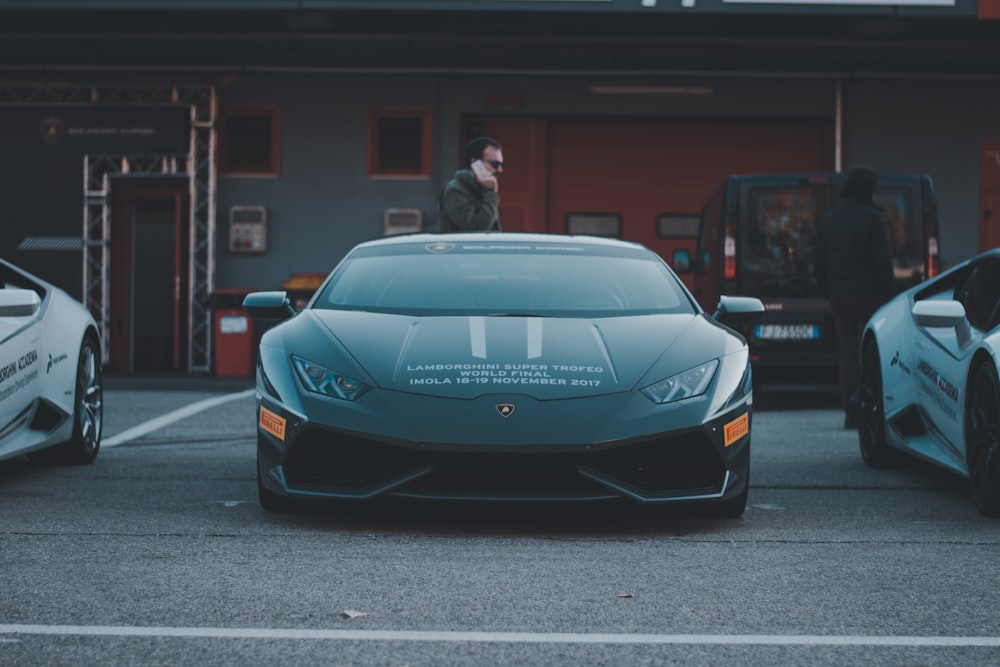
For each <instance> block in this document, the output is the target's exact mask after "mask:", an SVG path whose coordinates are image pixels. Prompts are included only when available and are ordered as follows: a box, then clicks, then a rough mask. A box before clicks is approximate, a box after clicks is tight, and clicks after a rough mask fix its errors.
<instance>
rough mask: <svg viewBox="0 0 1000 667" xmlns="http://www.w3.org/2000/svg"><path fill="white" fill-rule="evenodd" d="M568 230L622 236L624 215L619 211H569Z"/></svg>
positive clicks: (577, 232) (574, 232)
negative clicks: (618, 212)
mask: <svg viewBox="0 0 1000 667" xmlns="http://www.w3.org/2000/svg"><path fill="white" fill-rule="evenodd" d="M566 232H567V233H569V234H590V235H592V236H612V237H620V236H621V235H622V217H621V216H620V215H618V214H617V213H569V214H567V216H566Z"/></svg>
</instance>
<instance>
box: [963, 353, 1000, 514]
mask: <svg viewBox="0 0 1000 667" xmlns="http://www.w3.org/2000/svg"><path fill="white" fill-rule="evenodd" d="M965 442H966V459H967V463H968V467H969V484H970V488H971V490H972V498H973V500H974V501H975V503H976V507H978V508H979V511H980V512H982V513H983V514H985V515H987V516H1000V382H998V381H997V371H996V368H994V367H993V364H992V362H988V363H984V364H980V365H979V366H978V367H977V368H976V370H975V371H973V373H972V382H971V383H970V384H969V393H968V399H967V400H966V404H965Z"/></svg>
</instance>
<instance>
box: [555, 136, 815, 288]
mask: <svg viewBox="0 0 1000 667" xmlns="http://www.w3.org/2000/svg"><path fill="white" fill-rule="evenodd" d="M549 146H550V153H549V227H550V230H551V231H554V232H564V231H567V224H566V220H567V216H570V215H571V214H576V215H579V214H583V213H600V214H617V215H619V216H620V219H621V237H622V238H625V239H629V240H633V241H639V242H641V243H644V244H646V245H647V246H649V247H650V248H652V249H653V250H655V251H657V252H658V253H659V254H660V255H661V256H662V257H663V258H664V259H665V260H666V261H667V262H671V260H672V256H673V253H674V251H675V250H677V249H686V250H688V251H689V252H690V253H691V255H692V256H693V255H694V252H695V243H696V240H697V239H696V237H695V235H696V233H697V226H696V225H690V224H685V218H686V217H687V216H692V217H694V218H695V219H697V218H699V217H700V215H701V211H702V208H703V207H704V205H705V201H706V200H707V199H708V197H709V196H710V195H711V194H712V192H713V191H714V190H715V189H716V188H717V187H718V186H719V185H720V184H721V183H722V182H723V181H724V180H725V178H726V176H728V175H729V174H754V173H768V172H778V171H792V172H801V171H822V170H827V169H830V168H831V166H832V164H831V162H832V158H831V155H832V152H831V148H832V142H831V140H830V132H829V124H828V123H824V122H817V121H802V122H792V121H742V122H741V121H694V120H682V119H679V120H663V119H650V120H624V119H610V120H608V119H602V120H589V119H566V120H554V121H552V122H551V124H550V128H549ZM686 282H687V281H686Z"/></svg>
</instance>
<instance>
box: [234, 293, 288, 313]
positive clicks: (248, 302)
mask: <svg viewBox="0 0 1000 667" xmlns="http://www.w3.org/2000/svg"><path fill="white" fill-rule="evenodd" d="M243 309H244V310H246V311H247V314H248V315H250V317H252V318H254V319H255V320H285V319H288V318H289V317H291V316H292V315H294V314H295V308H293V307H292V302H291V301H290V300H289V299H288V294H287V293H285V292H251V293H250V294H247V295H246V297H245V298H244V299H243Z"/></svg>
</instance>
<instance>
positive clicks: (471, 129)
mask: <svg viewBox="0 0 1000 667" xmlns="http://www.w3.org/2000/svg"><path fill="white" fill-rule="evenodd" d="M547 129H548V123H547V121H546V120H545V119H544V118H521V117H511V116H488V117H476V118H469V119H467V120H466V122H465V132H464V134H463V145H464V142H465V141H467V140H469V139H471V138H472V137H473V136H476V135H480V134H485V135H486V136H488V137H492V138H493V139H495V140H496V141H497V142H498V143H499V144H500V146H501V147H502V148H503V161H504V166H503V174H502V175H501V176H500V227H501V228H502V229H503V230H504V231H505V232H519V231H526V232H544V231H545V198H546V191H545V179H546V162H547V160H546V157H547V156H546V152H547V146H546V142H547V139H546V134H547Z"/></svg>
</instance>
